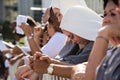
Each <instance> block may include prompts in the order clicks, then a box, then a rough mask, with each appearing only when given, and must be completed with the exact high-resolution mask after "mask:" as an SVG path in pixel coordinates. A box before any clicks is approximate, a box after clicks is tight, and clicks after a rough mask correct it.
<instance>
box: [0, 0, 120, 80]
mask: <svg viewBox="0 0 120 80" xmlns="http://www.w3.org/2000/svg"><path fill="white" fill-rule="evenodd" d="M103 2H104V4H103V7H104V14H103V16H100V15H99V14H97V13H96V12H95V11H93V10H92V9H90V8H89V7H88V6H87V5H86V2H85V1H84V0H64V1H63V0H52V2H51V5H50V6H49V7H48V8H47V9H46V11H45V13H44V14H43V16H42V21H41V22H37V21H35V20H34V19H33V18H32V17H30V16H28V15H18V16H17V17H16V20H15V21H14V22H11V28H10V29H11V32H12V34H13V35H14V36H13V41H12V43H11V44H10V43H7V42H5V41H4V40H0V44H1V46H0V79H3V80H119V79H120V71H119V70H120V64H119V61H120V59H119V56H120V55H119V54H120V47H119V45H120V1H119V0H103ZM69 3H70V4H69ZM63 5H64V6H63ZM38 17H39V16H38Z"/></svg>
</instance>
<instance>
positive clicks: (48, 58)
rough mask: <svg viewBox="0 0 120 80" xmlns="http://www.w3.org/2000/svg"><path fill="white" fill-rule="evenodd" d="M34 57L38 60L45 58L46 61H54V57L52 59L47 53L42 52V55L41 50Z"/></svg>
mask: <svg viewBox="0 0 120 80" xmlns="http://www.w3.org/2000/svg"><path fill="white" fill-rule="evenodd" d="M33 59H34V60H37V59H39V60H44V61H46V62H48V63H52V59H51V58H50V57H48V56H47V55H45V54H42V55H41V52H36V53H35V54H34V55H33Z"/></svg>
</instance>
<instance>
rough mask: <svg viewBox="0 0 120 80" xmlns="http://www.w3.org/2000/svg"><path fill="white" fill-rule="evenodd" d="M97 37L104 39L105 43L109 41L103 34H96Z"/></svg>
mask: <svg viewBox="0 0 120 80" xmlns="http://www.w3.org/2000/svg"><path fill="white" fill-rule="evenodd" d="M97 38H101V39H104V40H105V41H106V42H107V43H109V40H108V39H107V38H106V37H104V36H101V35H100V36H97Z"/></svg>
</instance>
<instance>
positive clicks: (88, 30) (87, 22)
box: [60, 6, 102, 41]
mask: <svg viewBox="0 0 120 80" xmlns="http://www.w3.org/2000/svg"><path fill="white" fill-rule="evenodd" d="M101 23H102V18H101V17H100V16H99V15H98V14H97V13H95V12H94V11H92V10H91V9H89V8H87V7H82V6H74V7H72V8H70V9H69V10H68V11H67V12H66V14H65V15H64V17H63V19H62V21H61V24H60V27H61V28H62V29H65V30H67V31H70V32H72V33H74V34H76V35H78V36H80V37H82V38H84V39H87V40H93V41H94V40H95V38H96V36H97V33H98V29H99V28H101V27H102V24H101Z"/></svg>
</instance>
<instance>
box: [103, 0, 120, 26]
mask: <svg viewBox="0 0 120 80" xmlns="http://www.w3.org/2000/svg"><path fill="white" fill-rule="evenodd" d="M117 7H118V6H117V5H115V4H114V3H113V2H112V1H109V2H108V3H107V5H106V7H105V10H104V19H103V26H105V25H107V24H117V23H119V21H120V18H119V14H118V13H117V12H116V8H117Z"/></svg>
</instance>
